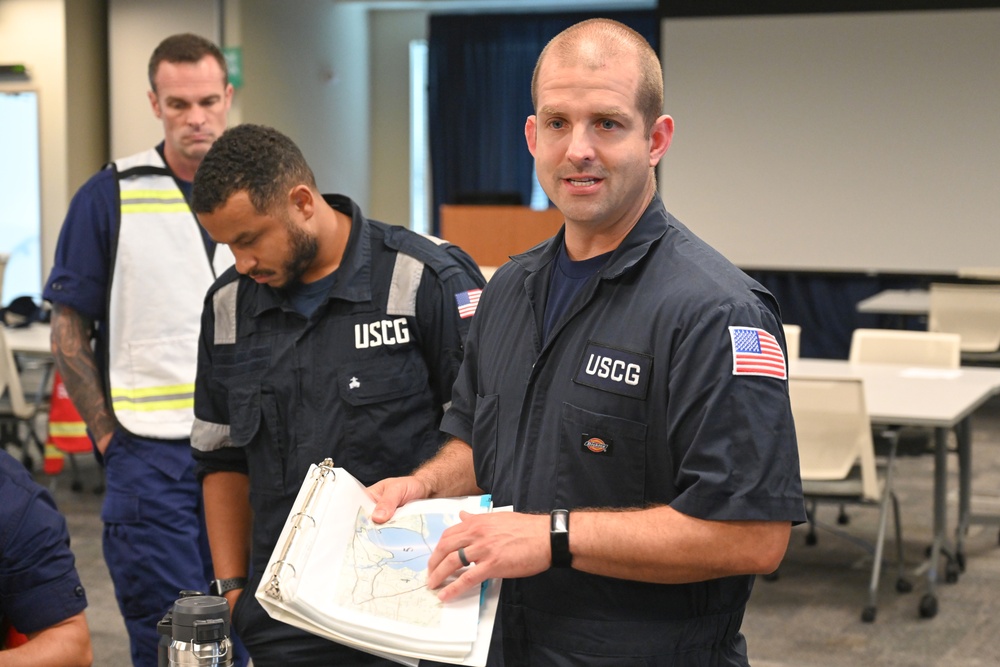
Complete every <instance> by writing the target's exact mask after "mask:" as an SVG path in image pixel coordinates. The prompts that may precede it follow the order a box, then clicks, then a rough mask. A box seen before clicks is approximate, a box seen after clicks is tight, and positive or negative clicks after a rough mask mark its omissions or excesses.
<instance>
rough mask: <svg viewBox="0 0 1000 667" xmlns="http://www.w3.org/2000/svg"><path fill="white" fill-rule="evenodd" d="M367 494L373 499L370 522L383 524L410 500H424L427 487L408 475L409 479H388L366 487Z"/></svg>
mask: <svg viewBox="0 0 1000 667" xmlns="http://www.w3.org/2000/svg"><path fill="white" fill-rule="evenodd" d="M368 493H369V494H371V497H372V498H374V499H375V509H374V510H373V511H372V521H374V522H375V523H385V522H386V521H388V520H389V519H391V518H392V515H393V514H395V513H396V508H398V507H399V506H400V505H405V504H406V503H408V502H410V501H411V500H418V499H420V498H426V497H427V495H428V492H427V487H426V486H425V485H424V483H423V482H422V481H421V480H420V479H418V478H417V477H414V476H413V475H410V476H409V477H389V478H387V479H383V480H382V481H380V482H375V483H374V484H372V485H371V486H369V487H368Z"/></svg>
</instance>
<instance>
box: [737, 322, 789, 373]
mask: <svg viewBox="0 0 1000 667" xmlns="http://www.w3.org/2000/svg"><path fill="white" fill-rule="evenodd" d="M729 338H730V339H731V340H732V343H733V375H766V376H768V377H774V378H780V379H782V380H786V379H788V372H787V370H786V368H785V355H784V354H783V353H782V351H781V346H780V345H779V344H778V341H777V339H776V338H775V337H774V336H772V335H771V334H769V333H767V332H766V331H764V330H763V329H757V328H754V327H729Z"/></svg>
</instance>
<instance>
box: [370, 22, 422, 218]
mask: <svg viewBox="0 0 1000 667" xmlns="http://www.w3.org/2000/svg"><path fill="white" fill-rule="evenodd" d="M427 17H428V13H427V12H426V11H373V12H372V13H371V42H372V46H373V48H372V63H371V75H370V77H369V80H370V82H371V87H372V91H371V95H372V133H371V175H370V178H369V181H370V183H371V204H370V206H369V211H370V215H371V216H372V217H373V218H376V219H379V220H383V221H385V222H390V223H394V224H399V225H408V224H409V222H410V94H409V90H410V51H409V49H410V42H411V41H413V40H418V39H426V38H427Z"/></svg>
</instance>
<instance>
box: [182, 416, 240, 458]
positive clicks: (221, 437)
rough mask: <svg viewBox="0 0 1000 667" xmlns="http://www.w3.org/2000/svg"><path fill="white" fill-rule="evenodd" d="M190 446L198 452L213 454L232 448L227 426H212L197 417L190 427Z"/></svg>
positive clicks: (210, 423)
mask: <svg viewBox="0 0 1000 667" xmlns="http://www.w3.org/2000/svg"><path fill="white" fill-rule="evenodd" d="M191 446H192V447H194V448H195V449H197V450H198V451H199V452H214V451H215V450H217V449H225V448H226V447H232V446H233V440H232V438H230V437H229V424H213V423H212V422H207V421H203V420H201V419H198V418H197V417H196V418H195V420H194V424H192V425H191Z"/></svg>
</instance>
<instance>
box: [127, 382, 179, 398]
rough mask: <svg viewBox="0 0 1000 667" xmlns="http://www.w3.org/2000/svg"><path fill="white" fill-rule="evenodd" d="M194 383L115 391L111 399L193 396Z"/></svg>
mask: <svg viewBox="0 0 1000 667" xmlns="http://www.w3.org/2000/svg"><path fill="white" fill-rule="evenodd" d="M193 393H194V382H191V383H188V384H170V385H165V386H163V387H144V388H142V389H114V390H112V391H111V397H112V398H113V399H115V400H118V399H124V400H136V399H141V398H150V397H154V396H170V395H171V394H193Z"/></svg>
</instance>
